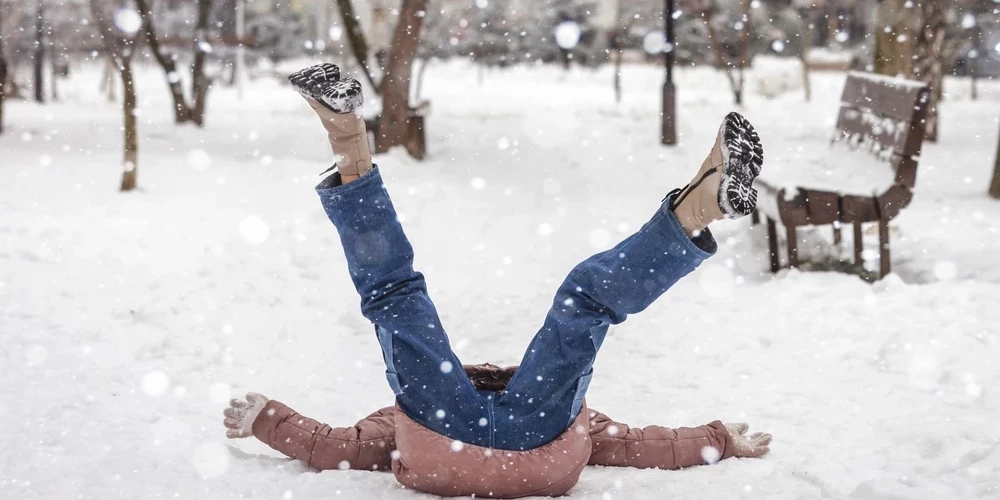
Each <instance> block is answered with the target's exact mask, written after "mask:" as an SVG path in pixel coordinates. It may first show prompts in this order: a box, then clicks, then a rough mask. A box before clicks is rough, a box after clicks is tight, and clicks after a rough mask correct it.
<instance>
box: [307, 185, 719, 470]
mask: <svg viewBox="0 0 1000 500" xmlns="http://www.w3.org/2000/svg"><path fill="white" fill-rule="evenodd" d="M316 190H317V192H318V193H319V196H320V200H321V201H322V203H323V208H324V209H325V210H326V213H327V215H328V216H329V218H330V220H331V221H332V222H333V224H334V226H336V228H337V231H338V232H339V233H340V241H341V243H342V244H343V247H344V253H345V254H346V256H347V264H348V267H349V269H350V273H351V279H352V280H353V282H354V286H355V288H356V289H357V291H358V295H360V296H361V312H362V314H364V316H365V317H366V318H368V320H370V321H371V322H372V323H374V325H375V332H376V334H377V335H378V341H379V344H380V345H381V346H382V356H383V358H384V359H385V366H386V372H385V373H386V379H387V380H388V382H389V385H390V386H391V387H392V390H393V392H394V393H395V394H396V402H397V404H398V405H399V407H400V408H402V410H403V411H404V412H405V413H406V414H407V415H408V416H409V417H410V418H412V419H413V420H415V421H417V422H419V423H420V424H422V425H424V426H425V427H427V428H429V429H431V430H433V431H434V432H437V433H439V434H443V435H445V436H448V437H450V438H453V439H456V440H459V441H462V442H465V443H470V444H474V445H478V446H484V447H489V448H498V449H505V450H527V449H532V448H537V447H539V446H542V445H544V444H546V443H548V442H550V441H551V440H552V439H554V438H555V437H557V436H558V435H559V434H561V433H562V432H564V431H565V430H566V428H567V427H568V425H569V423H570V422H571V421H572V420H573V418H574V417H575V416H576V414H577V413H578V412H579V410H580V406H581V404H582V403H583V398H584V396H585V395H586V393H587V387H588V386H589V385H590V380H591V377H592V376H593V368H592V367H593V365H594V358H595V357H596V356H597V351H598V350H599V349H600V348H601V343H602V342H603V341H604V336H605V334H607V331H608V327H609V326H610V325H614V324H618V323H621V322H623V321H625V318H626V317H628V315H629V314H634V313H637V312H639V311H642V310H643V309H645V308H646V307H648V306H649V305H650V304H652V303H653V301H654V300H656V299H657V297H659V296H660V295H662V294H663V293H664V292H666V291H667V289H669V288H670V287H671V286H672V285H673V284H674V283H676V282H677V280H679V279H680V278H682V277H684V276H685V275H687V274H688V273H690V272H691V271H693V270H694V269H695V268H697V267H698V265H699V264H701V262H702V261H704V260H705V259H706V258H708V257H710V256H711V255H712V254H714V253H715V249H716V244H715V241H714V239H712V237H711V234H710V233H708V232H707V231H706V232H704V233H703V234H702V236H701V237H700V238H701V239H702V245H701V246H702V247H704V248H706V249H707V250H708V251H705V250H702V249H701V248H699V247H698V246H697V245H695V243H694V242H693V241H692V240H691V239H690V238H689V237H688V236H687V235H686V234H685V233H684V231H683V229H682V228H681V226H680V223H678V222H677V219H676V218H675V217H674V215H673V212H671V211H670V210H669V209H667V208H666V207H667V206H668V204H667V203H668V202H669V200H667V202H665V203H664V204H663V205H661V206H660V208H659V209H657V210H656V213H655V214H654V215H653V217H652V219H650V221H649V222H647V223H646V224H645V225H643V226H642V228H641V229H639V231H637V232H636V233H635V234H633V235H631V236H629V237H628V238H625V240H623V241H622V242H621V243H619V244H618V245H616V246H615V247H614V248H612V249H610V250H607V251H605V252H601V253H599V254H597V255H594V256H593V257H590V258H588V259H587V260H584V261H583V262H581V263H580V264H579V265H577V266H576V267H575V268H574V269H573V270H572V271H571V272H570V273H569V276H568V277H567V278H566V280H565V281H564V282H563V284H562V285H560V286H559V289H558V290H557V291H556V296H555V300H554V301H553V304H552V308H551V309H550V310H549V312H548V315H547V316H546V317H545V322H544V323H543V324H542V327H541V329H540V330H539V331H538V333H537V334H536V335H535V338H534V339H533V340H532V341H531V344H530V345H529V346H528V351H527V352H526V353H525V354H524V359H523V360H522V361H521V364H520V367H519V368H518V370H517V372H516V373H515V374H514V376H513V378H512V379H511V380H510V383H509V384H508V385H507V388H506V390H504V391H503V392H499V393H497V392H490V391H480V390H476V388H475V387H474V386H473V385H472V382H471V381H470V380H469V378H468V377H467V376H466V375H465V372H464V371H463V370H462V362H461V361H459V359H458V357H457V356H455V353H454V352H453V351H452V349H451V345H450V344H449V342H448V335H446V334H445V331H444V328H443V327H442V326H441V320H440V318H438V314H437V310H435V308H434V304H433V303H432V302H431V299H430V296H428V294H427V285H426V283H425V282H424V277H423V275H422V274H420V273H419V272H416V271H414V270H413V248H412V247H411V246H410V243H409V241H407V239H406V235H405V234H404V233H403V228H402V226H401V225H400V223H399V220H398V219H397V217H396V211H395V209H393V206H392V201H391V200H390V199H389V193H388V192H387V191H386V189H385V185H384V184H383V182H382V176H381V175H380V174H379V170H378V167H376V168H375V170H373V171H372V172H370V173H369V174H367V175H365V176H363V177H362V178H361V179H359V180H357V181H355V182H352V183H350V184H347V185H340V176H339V174H334V175H333V176H331V177H328V178H327V179H326V180H324V181H323V182H322V183H320V185H319V186H317V187H316Z"/></svg>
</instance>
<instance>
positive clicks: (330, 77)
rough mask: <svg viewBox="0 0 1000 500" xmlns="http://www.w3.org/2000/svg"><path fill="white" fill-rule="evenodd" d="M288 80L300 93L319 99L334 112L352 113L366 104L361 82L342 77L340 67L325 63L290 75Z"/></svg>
mask: <svg viewBox="0 0 1000 500" xmlns="http://www.w3.org/2000/svg"><path fill="white" fill-rule="evenodd" d="M288 81H289V82H290V83H291V84H292V88H294V89H295V90H296V91H297V92H298V93H300V94H302V95H303V96H306V97H308V98H310V99H313V100H315V101H318V102H319V103H320V104H322V105H323V106H326V107H327V108H328V109H329V110H330V111H333V112H334V113H341V114H343V113H350V112H352V111H354V110H356V109H358V108H360V107H361V105H362V104H364V94H363V93H362V91H361V82H359V81H357V80H355V79H353V78H345V79H343V80H341V79H340V68H338V67H337V66H336V65H335V64H330V63H323V64H317V65H315V66H310V67H308V68H305V69H303V70H300V71H296V72H295V73H292V74H291V75H288Z"/></svg>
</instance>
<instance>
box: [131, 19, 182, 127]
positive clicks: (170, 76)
mask: <svg viewBox="0 0 1000 500" xmlns="http://www.w3.org/2000/svg"><path fill="white" fill-rule="evenodd" d="M135 6H136V8H137V9H138V11H139V15H140V16H142V30H143V34H144V35H145V36H146V41H148V42H149V49H150V51H151V52H152V53H153V58H154V59H156V62H157V63H159V64H160V67H161V68H163V74H164V78H166V80H167V87H168V88H169V89H170V97H171V99H172V100H173V103H174V123H184V122H187V121H190V120H191V110H190V108H189V106H188V103H187V99H186V98H185V97H184V86H183V85H182V84H181V78H180V74H178V73H177V64H175V63H174V60H173V58H171V57H168V56H167V55H165V54H164V53H163V51H162V50H160V39H159V37H158V36H157V34H156V28H155V26H154V25H153V12H152V10H151V9H150V8H149V3H148V2H147V0H135Z"/></svg>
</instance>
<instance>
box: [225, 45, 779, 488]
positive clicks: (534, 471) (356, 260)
mask: <svg viewBox="0 0 1000 500" xmlns="http://www.w3.org/2000/svg"><path fill="white" fill-rule="evenodd" d="M289 80H290V81H291V83H292V85H293V86H294V87H295V89H296V90H297V91H298V92H299V93H300V94H302V96H303V97H305V99H306V101H307V102H308V103H309V105H310V106H311V107H312V108H313V110H315V111H316V113H317V114H318V115H319V117H320V119H321V120H322V123H323V126H324V128H325V129H326V131H327V132H328V135H329V138H330V144H331V146H332V147H333V150H334V152H335V153H336V154H338V155H339V156H340V157H341V159H340V161H339V162H338V163H337V164H336V169H337V171H336V172H334V173H333V174H332V175H330V176H329V177H327V178H326V179H324V180H323V181H322V182H320V183H319V185H318V186H317V187H316V191H317V193H318V194H319V198H320V202H321V203H322V205H323V208H324V210H325V211H326V214H327V216H328V217H329V218H330V221H331V222H332V223H333V225H334V226H335V227H336V229H337V231H338V232H339V234H340V240H341V244H342V245H343V247H344V253H345V254H346V256H347V264H348V268H349V270H350V274H351V279H352V281H353V282H354V286H355V288H356V289H357V292H358V295H360V297H361V312H362V314H363V315H364V316H365V317H366V318H368V320H370V321H371V322H372V323H373V324H374V325H375V333H376V336H377V338H378V341H379V344H380V345H381V346H382V355H383V359H384V361H385V365H386V378H387V380H388V382H389V386H390V387H391V388H392V390H393V392H394V394H395V395H396V404H395V406H394V407H391V408H385V409H382V410H379V411H377V412H375V413H373V414H372V415H370V416H369V417H367V418H365V419H364V420H362V421H360V422H358V423H357V424H356V425H355V426H353V427H341V428H333V427H330V426H328V425H325V424H321V423H319V422H317V421H315V420H312V419H309V418H306V417H304V416H302V415H299V414H297V413H295V411H293V410H292V409H290V408H288V407H287V406H285V405H283V404H281V403H279V402H277V401H270V400H268V399H267V398H266V397H264V396H262V395H260V394H255V393H250V394H247V398H246V400H245V401H243V400H233V401H232V402H231V403H230V407H229V408H227V409H226V410H225V411H224V415H225V419H224V421H223V423H224V425H225V426H226V427H227V428H228V429H229V431H227V433H226V435H227V436H228V437H230V438H244V437H249V436H251V435H253V436H255V437H257V438H258V439H260V440H261V441H263V442H264V443H265V444H267V445H269V446H271V447H272V448H274V449H276V450H278V451H279V452H281V453H283V454H285V455H287V456H289V457H293V458H296V459H300V460H304V461H305V462H306V463H307V464H308V465H309V466H311V467H314V468H316V469H332V468H351V469H365V470H389V469H391V470H392V472H393V473H394V475H395V477H396V479H397V480H398V481H399V482H400V483H402V484H403V485H404V486H406V487H408V488H412V489H415V490H418V491H423V492H426V493H431V494H436V495H443V496H477V497H494V498H497V497H499V498H517V497H523V496H532V495H538V496H557V495H562V494H565V493H566V492H568V491H569V490H570V489H571V488H572V487H573V486H574V485H575V484H576V482H577V480H578V478H579V476H580V473H581V472H582V470H583V468H584V466H586V465H587V464H588V463H589V464H595V465H614V466H630V467H640V468H653V467H655V468H664V469H674V468H679V467H688V466H693V465H700V464H705V463H713V462H715V461H718V460H720V459H726V458H730V457H760V456H763V455H764V454H766V453H768V446H769V444H770V442H771V436H770V435H769V434H763V433H756V434H751V435H749V436H748V435H746V432H747V425H746V424H722V423H721V422H718V421H716V422H712V423H710V424H707V425H703V426H701V427H696V428H682V429H668V428H665V427H659V426H649V427H646V428H643V429H637V428H632V427H629V426H628V425H625V424H622V423H618V422H614V421H613V420H611V419H610V418H608V417H607V416H605V415H604V414H602V413H600V412H597V411H591V410H589V409H588V408H587V404H586V402H585V400H584V396H585V395H586V393H587V388H588V386H589V385H590V381H591V377H592V376H593V368H592V367H593V364H594V359H595V357H596V356H597V352H598V350H599V349H600V347H601V344H602V342H603V341H604V337H605V335H606V334H607V331H608V327H609V326H610V325H615V324H618V323H621V322H623V321H625V319H626V317H627V316H628V315H629V314H634V313H638V312H640V311H642V310H644V309H646V308H647V307H648V306H649V305H650V304H652V303H653V301H655V300H656V299H657V298H658V297H660V296H661V295H662V294H663V293H664V292H666V291H667V290H668V289H669V288H670V287H671V286H672V285H673V284H674V283H676V282H677V281H678V280H680V279H681V278H683V277H684V276H686V275H687V274H689V273H690V272H691V271H693V270H694V269H696V268H697V267H698V266H699V265H700V264H701V263H702V262H703V261H705V260H706V259H708V258H709V257H711V256H712V255H713V254H714V253H715V252H716V249H717V244H716V242H715V239H714V238H713V236H712V233H711V231H709V230H708V225H709V224H710V223H711V222H713V221H717V220H721V219H723V218H729V219H735V218H739V217H743V216H746V215H748V214H750V213H751V212H752V211H753V210H754V208H755V204H756V194H757V193H756V191H755V190H754V189H753V187H752V183H753V180H754V178H756V176H757V175H758V174H759V173H760V169H761V166H762V162H763V150H762V148H761V145H760V140H759V138H758V137H757V134H756V132H754V129H753V127H752V126H751V125H750V124H749V123H748V122H747V121H746V119H745V118H743V117H742V116H740V115H739V114H737V113H730V114H729V115H727V116H726V117H725V120H724V121H723V123H722V126H721V128H720V130H719V134H718V136H717V138H716V141H715V144H714V146H713V147H712V150H711V151H710V153H709V155H708V156H707V158H706V159H705V161H704V163H703V164H702V165H701V168H700V169H699V171H698V172H697V174H696V175H695V176H694V179H693V180H692V182H691V183H690V184H688V185H687V186H685V187H684V188H681V189H674V190H673V191H671V192H670V193H669V194H667V196H666V197H665V198H664V199H663V201H662V204H661V205H660V206H659V207H658V208H657V209H656V211H655V212H654V213H653V216H652V218H651V219H650V220H649V222H647V223H646V224H645V225H643V226H642V228H640V229H639V230H638V231H637V232H636V233H635V234H633V235H631V236H629V237H628V238H625V240H623V241H622V242H620V243H619V244H618V245H616V246H615V247H614V248H612V249H610V250H607V251H605V252H601V253H598V254H597V255H594V256H592V257H590V258H588V259H586V260H584V261H583V262H582V263H580V264H579V265H577V266H576V267H575V268H574V269H573V270H572V271H571V272H570V273H569V276H568V277H567V278H566V280H565V281H564V282H563V283H562V285H560V287H559V288H558V290H557V291H556V296H555V299H554V301H553V305H552V308H551V309H550V310H549V312H548V315H547V316H546V318H545V320H544V323H543V324H542V327H541V329H540V330H539V332H538V333H537V335H535V337H534V339H533V340H532V341H531V344H530V345H529V346H528V349H527V352H526V353H525V355H524V357H523V359H522V361H521V364H520V365H519V366H518V367H516V368H505V369H501V368H498V367H495V366H491V365H478V366H468V367H463V365H462V363H461V362H460V361H459V359H458V357H457V356H456V355H455V353H454V352H453V351H452V349H451V346H450V344H449V341H448V336H447V335H446V334H445V331H444V328H443V327H442V326H441V321H440V319H439V318H438V314H437V311H436V310H435V308H434V304H433V303H432V302H431V299H430V297H429V296H428V294H427V286H426V284H425V282H424V277H423V275H421V274H420V273H419V272H416V271H414V270H413V249H412V247H411V246H410V243H409V241H407V239H406V235H405V234H404V233H403V228H402V226H401V225H400V223H399V220H398V218H397V217H396V212H395V209H394V208H393V205H392V201H391V200H390V197H389V193H388V191H387V190H386V186H385V184H384V182H383V180H382V176H381V174H380V173H379V168H378V167H377V166H375V165H373V164H372V162H371V154H370V152H369V150H368V140H367V136H366V130H365V124H364V121H363V120H362V118H361V115H360V112H359V108H360V106H361V104H362V100H363V96H362V93H361V85H360V84H359V83H358V82H357V81H356V80H353V79H343V80H342V79H340V70H339V69H338V68H337V67H336V66H334V65H332V64H322V65H318V66H313V67H311V68H307V69H305V70H302V71H299V72H297V73H295V74H293V75H291V76H290V77H289ZM463 368H464V369H463Z"/></svg>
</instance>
